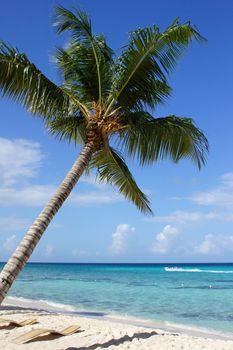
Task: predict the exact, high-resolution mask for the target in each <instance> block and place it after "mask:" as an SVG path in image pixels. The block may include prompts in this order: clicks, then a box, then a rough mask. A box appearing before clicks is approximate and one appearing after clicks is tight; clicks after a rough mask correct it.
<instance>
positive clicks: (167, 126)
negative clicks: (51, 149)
mask: <svg viewBox="0 0 233 350" xmlns="http://www.w3.org/2000/svg"><path fill="white" fill-rule="evenodd" d="M55 19H56V26H57V32H58V34H60V33H63V32H65V31H69V32H70V34H71V38H70V42H69V45H68V47H67V48H66V49H63V48H58V49H56V53H55V57H56V64H57V66H58V68H59V69H60V71H61V72H62V76H63V83H62V85H56V84H55V83H53V82H52V81H50V80H49V79H48V78H47V77H46V76H45V75H43V74H42V73H41V72H40V70H38V69H37V68H36V66H35V65H34V64H33V63H31V62H30V61H29V59H28V57H27V56H26V54H24V53H20V52H19V51H18V50H17V49H15V48H13V47H11V46H9V45H7V44H5V43H3V42H2V43H1V47H0V89H1V91H2V93H3V95H6V96H8V97H10V98H12V99H13V100H15V101H18V102H19V103H20V104H22V105H23V106H24V107H25V108H26V109H27V110H28V111H29V112H30V113H32V114H33V115H36V116H39V117H42V118H43V120H44V122H45V125H46V128H47V129H48V130H49V131H50V132H51V133H52V134H53V135H55V136H58V137H59V138H60V139H61V140H62V139H66V140H68V141H69V142H74V143H79V144H83V148H82V151H81V154H80V155H79V157H78V158H77V160H76V161H75V163H74V165H73V166H72V168H71V170H70V171H69V172H68V174H67V176H66V177H65V179H64V180H63V182H62V183H61V185H60V186H59V187H58V189H57V191H56V193H55V194H54V196H53V197H52V198H51V199H50V200H49V202H48V203H47V204H46V206H45V207H44V209H43V210H42V212H41V213H40V214H39V216H38V217H37V219H36V220H35V222H34V223H33V224H32V226H31V227H30V228H29V231H28V232H27V234H26V235H25V237H24V238H23V240H22V242H21V243H20V244H19V246H18V247H17V249H16V251H15V252H14V253H13V255H12V256H11V258H10V259H9V260H8V262H7V263H6V265H5V266H4V268H3V270H2V272H1V274H0V303H1V302H2V301H3V299H4V297H5V296H6V294H7V292H8V290H9V288H10V287H11V285H12V283H13V282H14V280H15V278H16V277H17V276H18V274H19V273H20V271H21V270H22V269H23V267H24V265H25V264H26V262H27V260H28V259H29V257H30V256H31V254H32V252H33V250H34V248H35V246H36V245H37V243H38V241H39V240H40V238H41V236H42V234H43V233H44V231H45V230H46V228H47V226H48V225H49V223H50V222H51V220H52V218H53V217H54V215H55V214H56V213H57V211H58V210H59V208H60V207H61V206H62V204H63V203H64V201H65V200H66V199H67V197H68V196H69V194H70V192H71V191H72V189H73V188H74V186H75V184H76V183H77V181H78V180H79V178H80V176H81V175H82V174H83V172H84V171H85V170H88V169H92V168H95V169H97V176H98V179H99V181H107V182H108V183H111V184H113V185H115V186H116V187H117V188H118V190H119V192H120V193H121V194H122V195H124V196H125V197H126V198H127V199H129V200H130V201H132V202H133V203H134V204H135V205H136V206H137V208H138V209H139V210H140V211H142V212H143V213H146V214H151V213H152V211H151V208H150V203H149V200H148V198H147V197H146V195H145V194H144V193H143V192H142V191H141V190H140V189H139V187H138V185H137V184H136V182H135V180H134V178H133V176H132V174H131V173H130V171H129V169H128V167H127V165H126V163H125V161H124V158H123V156H122V154H123V155H124V156H127V157H133V158H136V159H137V160H138V161H139V164H140V165H142V166H143V165H146V164H151V163H155V162H156V161H158V160H161V159H166V158H170V159H171V160H172V161H174V162H178V161H179V160H180V159H181V158H185V157H187V158H191V159H192V160H193V161H194V163H195V164H197V166H198V167H199V168H201V166H202V165H204V164H205V157H206V153H207V151H208V142H207V139H206V138H205V136H204V134H203V133H202V132H201V131H200V130H199V129H198V128H197V127H196V126H195V125H194V123H193V121H192V119H190V118H181V117H177V116H174V115H171V116H166V117H164V118H154V117H153V116H152V114H151V113H153V111H154V110H155V108H156V106H157V105H158V104H159V103H162V102H164V101H165V100H166V98H167V97H168V96H169V95H170V93H171V88H170V86H169V85H168V74H169V73H170V72H171V71H172V70H173V68H174V67H175V64H176V62H177V61H178V59H179V57H180V56H181V54H182V53H183V52H184V51H185V49H186V48H187V47H188V46H189V44H190V42H191V41H192V40H193V39H196V40H198V41H202V40H204V39H203V38H202V36H201V35H200V34H199V33H198V31H197V30H196V29H195V28H194V27H193V26H192V25H191V23H190V22H186V23H184V24H180V23H179V20H178V19H176V20H175V21H174V22H173V23H172V24H171V25H170V26H169V27H168V28H167V29H166V30H165V31H164V32H160V31H159V28H158V27H157V26H155V25H154V26H152V27H146V28H144V29H137V30H135V31H132V32H131V33H130V36H129V43H128V45H127V46H125V47H124V48H123V49H122V51H121V54H120V56H119V57H115V56H114V53H113V51H112V50H111V48H110V47H109V46H108V45H107V43H106V40H105V37H104V36H103V35H96V34H93V32H92V27H91V21H90V19H89V17H88V16H87V15H86V14H85V13H84V12H80V11H79V10H77V9H73V10H72V11H68V10H67V9H65V8H63V7H57V8H56V15H55ZM149 111H151V113H150V112H149Z"/></svg>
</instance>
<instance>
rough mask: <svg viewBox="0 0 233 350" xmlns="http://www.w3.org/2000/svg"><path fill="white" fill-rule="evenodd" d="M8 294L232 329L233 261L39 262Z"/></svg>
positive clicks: (74, 307)
mask: <svg viewBox="0 0 233 350" xmlns="http://www.w3.org/2000/svg"><path fill="white" fill-rule="evenodd" d="M2 266H3V264H0V268H2ZM9 295H10V296H11V297H14V298H18V297H23V298H26V299H33V300H37V301H39V300H40V301H41V300H42V301H46V302H47V304H48V305H49V304H50V303H51V305H54V303H58V304H64V305H63V306H62V307H63V308H64V310H86V311H93V312H97V313H99V315H101V313H103V314H110V315H121V316H126V317H127V316H128V317H130V316H131V317H132V316H133V317H137V318H138V319H143V320H151V321H160V322H165V323H166V324H174V323H175V324H180V325H185V326H190V327H201V328H205V329H206V328H208V329H214V330H218V331H223V332H228V333H229V332H230V333H233V264H189V265H188V264H182V265H181V264H178V265H176V266H175V265H171V264H170V265H169V264H165V265H157V264H130V265H128V264H40V263H35V264H28V265H27V266H26V267H25V269H24V271H23V272H22V273H21V275H20V277H19V278H18V280H17V281H16V283H15V284H14V286H13V287H12V289H11V291H10V294H9Z"/></svg>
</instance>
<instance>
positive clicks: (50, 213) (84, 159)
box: [0, 142, 94, 304]
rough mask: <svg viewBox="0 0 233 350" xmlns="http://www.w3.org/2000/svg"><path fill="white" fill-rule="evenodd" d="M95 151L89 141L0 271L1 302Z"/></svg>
mask: <svg viewBox="0 0 233 350" xmlns="http://www.w3.org/2000/svg"><path fill="white" fill-rule="evenodd" d="M93 153H94V144H93V143H91V142H89V143H87V144H86V145H85V146H84V148H83V150H82V152H81V154H80V156H79V157H78V158H77V160H76V161H75V163H74V165H73V166H72V168H71V170H70V171H69V172H68V174H67V175H66V177H65V179H64V180H63V182H62V183H61V184H60V186H59V187H58V189H57V191H56V193H55V194H54V195H53V197H52V198H51V199H50V200H49V202H48V203H47V204H46V206H45V207H44V209H43V210H42V212H41V213H40V214H39V216H38V217H37V219H36V220H35V221H34V223H33V224H32V226H31V227H30V228H29V230H28V232H27V233H26V235H25V237H24V238H23V240H22V241H21V243H20V244H19V245H18V247H17V248H16V250H15V252H14V253H13V254H12V256H11V257H10V259H9V260H8V262H7V263H6V264H5V266H4V268H3V270H2V271H1V273H0V304H1V303H2V301H3V300H4V298H5V296H6V294H7V292H8V291H9V289H10V287H11V286H12V284H13V282H14V281H15V279H16V278H17V276H18V275H19V273H20V272H21V271H22V269H23V267H24V265H25V264H26V262H27V260H28V259H29V258H30V256H31V254H32V252H33V250H34V249H35V247H36V245H37V243H38V242H39V240H40V238H41V236H42V235H43V233H44V232H45V230H46V228H47V227H48V225H49V223H50V222H51V220H52V219H53V217H54V215H55V214H56V213H57V212H58V210H59V209H60V207H61V206H62V204H63V203H64V202H65V200H66V199H67V197H68V196H69V194H70V193H71V191H72V190H73V188H74V186H75V185H76V183H77V182H78V180H79V178H80V176H81V175H82V173H83V172H84V170H85V168H86V166H87V165H88V163H89V161H90V159H91V157H92V154H93Z"/></svg>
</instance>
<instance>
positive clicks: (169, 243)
mask: <svg viewBox="0 0 233 350" xmlns="http://www.w3.org/2000/svg"><path fill="white" fill-rule="evenodd" d="M179 234H180V231H179V230H178V229H177V228H176V227H174V226H171V225H166V226H165V227H164V228H163V230H162V231H161V232H160V233H158V234H157V235H156V236H155V241H154V243H153V245H152V247H151V250H152V252H154V253H160V254H166V253H169V252H170V250H171V249H172V247H173V244H174V240H175V238H176V237H177V236H178V235H179Z"/></svg>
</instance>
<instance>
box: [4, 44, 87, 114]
mask: <svg viewBox="0 0 233 350" xmlns="http://www.w3.org/2000/svg"><path fill="white" fill-rule="evenodd" d="M0 91H2V93H3V95H6V96H9V97H10V98H12V99H14V100H15V101H18V102H20V103H21V104H22V105H23V106H24V107H26V108H27V109H28V110H29V111H30V112H31V113H32V114H34V115H36V114H38V115H40V116H42V117H44V118H51V117H54V116H57V115H61V114H67V113H68V112H69V110H70V109H71V108H72V105H73V104H74V103H75V105H76V107H80V108H81V109H84V106H82V104H81V103H79V101H78V100H76V99H74V98H71V97H70V96H69V95H68V94H67V93H66V92H65V91H64V90H63V89H62V88H61V87H59V86H57V85H56V84H54V83H53V82H51V81H50V80H49V79H48V78H46V76H45V75H43V74H42V73H41V71H40V70H39V69H37V68H36V66H35V65H34V64H33V63H31V62H30V61H29V59H28V58H27V56H26V55H25V54H24V53H20V52H19V51H18V50H17V49H15V48H12V47H10V46H8V45H6V44H5V43H3V42H1V44H0Z"/></svg>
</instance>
